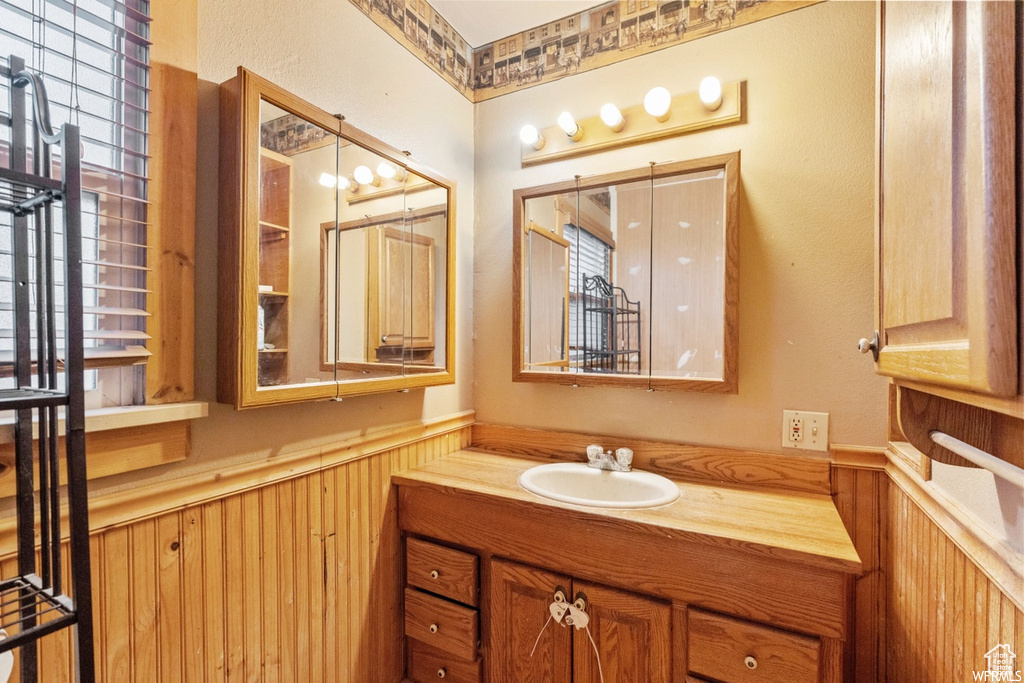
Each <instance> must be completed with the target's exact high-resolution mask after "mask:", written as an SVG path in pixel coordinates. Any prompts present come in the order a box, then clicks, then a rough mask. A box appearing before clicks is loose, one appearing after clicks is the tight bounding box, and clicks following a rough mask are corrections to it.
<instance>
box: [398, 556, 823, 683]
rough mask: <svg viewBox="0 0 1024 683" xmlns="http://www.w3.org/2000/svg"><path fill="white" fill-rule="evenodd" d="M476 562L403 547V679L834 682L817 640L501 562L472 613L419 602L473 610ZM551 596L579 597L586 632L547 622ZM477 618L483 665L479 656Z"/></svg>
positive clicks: (492, 566) (496, 561)
mask: <svg viewBox="0 0 1024 683" xmlns="http://www.w3.org/2000/svg"><path fill="white" fill-rule="evenodd" d="M445 558H447V559H445ZM476 560H477V557H476V556H475V555H472V554H469V553H465V552H463V551H459V550H454V549H451V548H447V547H445V546H443V545H440V544H438V543H434V542H431V541H426V540H423V539H418V538H412V537H410V538H408V539H406V567H407V571H406V582H407V584H408V585H409V586H419V587H422V588H423V590H419V589H416V588H412V587H408V588H406V599H405V605H406V607H405V615H406V616H405V629H406V630H405V633H406V636H407V638H408V645H409V657H408V680H409V681H414V682H416V683H425V681H433V680H435V679H444V680H446V681H470V682H475V681H480V680H483V679H482V678H481V675H482V671H481V669H482V670H483V672H486V680H487V681H489V682H491V683H518V682H519V681H542V682H543V683H597V682H598V681H601V680H602V679H603V680H604V682H605V683H637V682H640V681H642V682H643V683H671V682H672V681H674V680H687V681H693V682H694V683H699V682H702V681H707V682H710V683H817V682H818V681H831V680H834V679H832V678H829V675H830V674H829V673H825V674H821V673H820V670H821V663H822V656H821V649H822V644H821V640H819V639H818V638H814V637H811V636H807V635H803V634H798V633H791V632H789V631H785V630H783V629H779V628H774V627H771V626H768V625H765V624H758V623H755V622H751V621H747V620H745V619H739V618H735V617H731V616H727V615H722V614H717V613H714V612H707V611H704V610H701V609H698V608H694V607H689V608H688V607H687V606H686V605H678V604H677V605H675V606H673V605H672V604H670V603H669V602H667V601H665V600H659V599H657V598H653V597H649V596H646V595H639V594H636V593H632V592H629V591H624V590H620V589H617V588H611V587H609V586H604V585H601V584H597V583H594V582H590V581H584V580H580V579H575V578H573V577H571V576H568V575H566V574H562V573H559V572H555V571H548V570H546V569H541V568H537V567H532V566H529V565H526V564H522V563H519V562H514V561H511V560H506V559H503V558H491V559H490V560H489V561H487V571H486V572H485V575H486V576H487V579H486V584H485V586H484V588H483V592H484V593H485V595H486V600H485V601H484V605H485V607H484V609H483V611H482V612H481V613H480V614H479V615H478V613H477V612H476V610H473V609H470V608H468V607H467V606H463V605H459V604H456V603H454V602H452V601H450V600H445V599H442V598H441V597H439V596H436V595H431V594H429V593H427V592H425V591H430V590H433V591H436V592H438V593H440V594H441V595H443V596H446V597H448V598H454V599H461V600H470V601H472V604H473V605H476V604H477V602H476V593H475V590H476V586H477V584H476V583H475V580H476V577H477V575H478V572H477V566H476ZM556 592H561V593H562V595H564V596H566V600H567V601H568V602H573V601H575V600H576V599H577V598H578V597H581V596H582V597H584V599H585V600H586V613H587V615H588V616H589V618H590V622H589V633H588V631H587V630H581V629H575V628H573V627H570V626H566V625H564V624H561V623H556V622H555V621H554V619H551V618H550V616H551V613H550V611H549V607H550V605H551V603H552V602H553V601H554V596H555V594H556ZM674 615H675V616H674ZM478 616H479V618H480V635H481V636H482V642H483V644H484V652H485V656H484V657H483V659H482V660H481V659H477V658H476V646H475V644H476V636H477V631H476V630H475V626H476V623H477V622H476V619H477V617H478ZM431 627H434V630H433V631H431V630H430V629H431ZM591 638H592V639H593V642H591ZM471 643H472V645H471ZM595 649H596V652H597V656H595ZM481 665H482V666H481ZM674 670H676V671H678V673H677V675H676V677H675V678H673V671H674Z"/></svg>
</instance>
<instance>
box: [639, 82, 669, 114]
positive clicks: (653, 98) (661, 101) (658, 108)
mask: <svg viewBox="0 0 1024 683" xmlns="http://www.w3.org/2000/svg"><path fill="white" fill-rule="evenodd" d="M671 105H672V93H670V92H669V91H668V89H667V88H662V87H661V86H658V87H656V88H651V89H650V90H648V91H647V94H646V95H644V111H646V112H647V113H648V114H650V115H651V116H653V117H654V118H656V119H658V120H659V121H664V120H666V119H667V118H668V110H669V107H670V106H671Z"/></svg>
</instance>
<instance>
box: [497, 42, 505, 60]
mask: <svg viewBox="0 0 1024 683" xmlns="http://www.w3.org/2000/svg"><path fill="white" fill-rule="evenodd" d="M498 56H499V57H504V56H505V43H502V44H501V45H499V46H498Z"/></svg>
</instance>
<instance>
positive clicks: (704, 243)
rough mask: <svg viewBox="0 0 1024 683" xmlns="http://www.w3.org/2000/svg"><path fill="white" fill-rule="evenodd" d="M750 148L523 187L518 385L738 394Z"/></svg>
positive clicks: (518, 210) (518, 228)
mask: <svg viewBox="0 0 1024 683" xmlns="http://www.w3.org/2000/svg"><path fill="white" fill-rule="evenodd" d="M738 176H739V155H738V154H730V155H724V156H720V157H714V158H709V159H700V160H695V161H690V162H682V163H674V164H665V165H660V166H659V165H655V166H653V167H649V168H644V169H637V170H636V171H632V172H625V173H616V174H613V175H609V176H601V177H595V178H587V179H580V180H577V181H568V182H563V183H556V184H553V185H547V186H542V187H535V188H529V189H524V190H517V191H516V192H515V196H514V201H515V205H514V212H515V236H514V239H515V241H514V262H515V267H516V274H515V277H516V281H517V285H518V286H517V287H516V288H515V290H514V298H515V302H514V304H515V309H514V310H515V311H516V312H517V315H516V316H515V317H514V327H515V340H514V341H515V343H516V347H517V354H516V361H515V366H514V369H513V374H514V378H515V379H516V381H540V382H555V383H562V384H579V385H612V386H637V387H646V388H652V389H683V390H695V391H710V392H734V391H735V390H736V359H737V344H738V340H737V334H736V324H737V322H736V316H737V310H736V308H737V302H736V299H737V291H738V279H737V278H738V273H737V267H738V266H737V264H738V254H737V251H738V234H737V219H738V180H739V178H738Z"/></svg>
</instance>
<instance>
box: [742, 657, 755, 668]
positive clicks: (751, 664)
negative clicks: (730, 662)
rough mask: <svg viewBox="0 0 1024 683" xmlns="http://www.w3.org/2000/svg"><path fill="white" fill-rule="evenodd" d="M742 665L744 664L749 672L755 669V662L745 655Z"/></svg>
mask: <svg viewBox="0 0 1024 683" xmlns="http://www.w3.org/2000/svg"><path fill="white" fill-rule="evenodd" d="M743 663H744V664H746V665H747V668H748V669H750V670H751V671H753V670H754V669H756V668H757V660H756V659H754V658H753V657H751V656H750V655H747V656H746V657H744V658H743Z"/></svg>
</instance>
